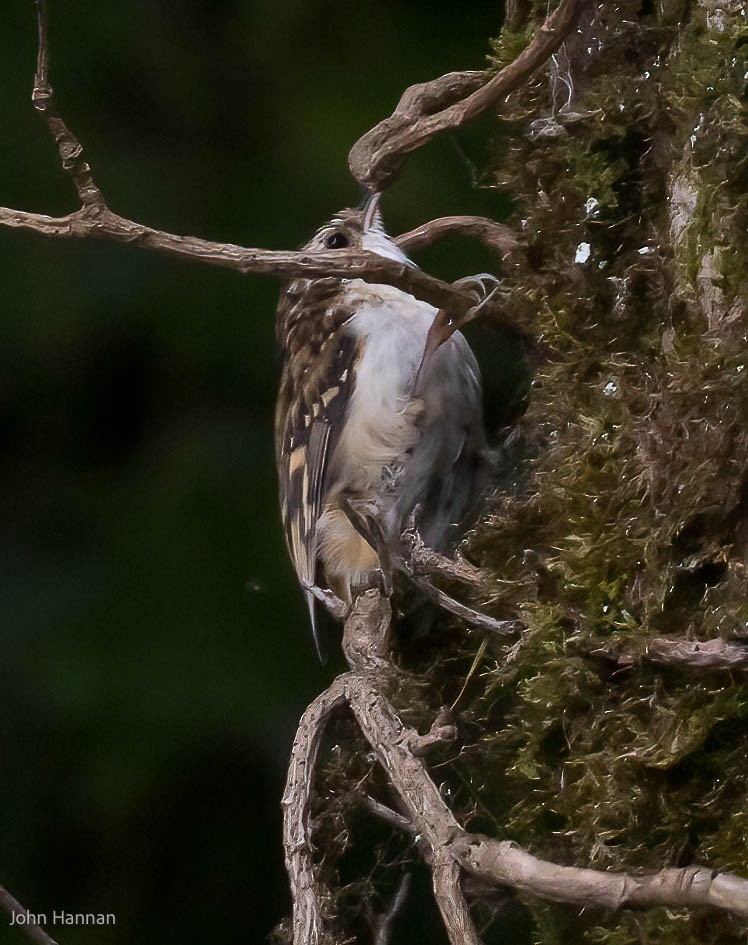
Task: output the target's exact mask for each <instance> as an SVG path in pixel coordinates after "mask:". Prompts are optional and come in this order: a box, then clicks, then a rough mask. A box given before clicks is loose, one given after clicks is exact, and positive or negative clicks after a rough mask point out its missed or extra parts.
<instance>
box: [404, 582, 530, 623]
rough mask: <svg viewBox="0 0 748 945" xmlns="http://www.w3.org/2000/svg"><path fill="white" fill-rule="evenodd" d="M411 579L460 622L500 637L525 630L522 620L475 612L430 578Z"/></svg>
mask: <svg viewBox="0 0 748 945" xmlns="http://www.w3.org/2000/svg"><path fill="white" fill-rule="evenodd" d="M410 579H411V581H412V582H413V584H415V586H416V587H417V588H418V589H419V590H420V591H423V593H424V594H425V595H426V596H427V597H430V598H431V600H433V601H435V602H436V603H437V604H438V605H439V606H440V607H441V608H442V610H446V612H447V613H448V614H454V616H455V617H459V618H460V620H464V621H465V623H467V624H470V626H471V627H476V628H477V629H478V630H487V631H488V632H489V633H497V634H499V636H512V635H513V634H515V633H520V632H521V631H522V630H524V628H525V625H524V624H523V623H522V621H521V620H497V619H496V618H495V617H489V616H488V615H487V614H482V613H481V612H480V611H479V610H473V608H472V607H468V606H467V605H465V604H461V603H460V602H459V601H457V600H455V599H454V597H450V596H449V594H446V593H445V592H444V591H442V590H440V589H439V588H438V587H434V585H433V584H432V583H431V582H430V581H429V580H428V578H425V577H421V576H420V575H418V574H412V575H410Z"/></svg>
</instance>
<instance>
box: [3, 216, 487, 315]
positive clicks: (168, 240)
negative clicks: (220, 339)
mask: <svg viewBox="0 0 748 945" xmlns="http://www.w3.org/2000/svg"><path fill="white" fill-rule="evenodd" d="M0 226H6V227H11V228H15V229H21V230H29V231H32V232H34V233H39V234H41V235H42V236H48V237H52V238H58V239H105V240H112V241H114V242H117V243H127V244H128V245H132V246H137V247H139V248H142V249H151V250H156V251H158V252H161V253H166V254H167V255H169V256H177V257H179V258H181V259H190V260H194V261H197V262H201V263H207V264H208V265H211V266H219V267H221V268H223V269H233V270H234V271H235V272H239V273H242V274H243V275H245V274H247V273H257V274H262V275H273V276H286V277H288V276H300V277H302V278H325V277H336V276H339V277H341V278H345V279H363V280H364V281H366V282H379V283H385V284H388V285H394V286H396V287H397V288H398V289H402V290H403V291H404V292H409V293H411V295H414V296H415V297H416V298H419V299H422V300H423V301H424V302H430V303H431V304H432V305H434V306H435V307H437V308H446V309H448V310H449V311H450V312H452V313H454V314H455V316H459V315H462V314H464V313H465V312H467V311H468V310H469V309H470V308H472V307H473V306H474V305H475V298H474V296H473V295H472V294H471V293H470V292H467V291H465V290H463V289H460V288H459V287H457V288H455V287H453V286H451V285H450V284H449V283H447V282H442V281H441V280H440V279H435V278H434V277H433V276H429V275H428V274H427V273H425V272H422V271H421V270H420V269H415V268H414V267H412V266H408V265H405V264H404V263H399V262H397V261H395V260H391V259H386V258H385V257H384V256H379V255H377V254H376V253H357V252H344V251H340V250H337V251H334V252H326V253H309V252H294V251H287V250H271V249H250V248H245V247H242V246H236V245H234V244H232V243H215V242H212V241H210V240H203V239H200V238H199V237H196V236H177V235H175V234H173V233H165V232H163V231H161V230H154V229H153V228H152V227H149V226H143V225H142V224H140V223H136V222H135V221H134V220H128V219H127V218H125V217H121V216H119V215H118V214H116V213H113V212H112V211H111V210H109V209H108V208H107V207H106V206H104V205H99V204H91V205H89V206H87V207H82V208H81V209H80V210H76V211H75V212H74V213H70V214H68V215H66V216H64V217H49V216H46V215H45V214H41V213H27V212H25V211H22V210H12V209H10V208H7V207H0Z"/></svg>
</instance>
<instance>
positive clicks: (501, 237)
mask: <svg viewBox="0 0 748 945" xmlns="http://www.w3.org/2000/svg"><path fill="white" fill-rule="evenodd" d="M452 234H454V235H456V236H467V237H471V238H473V239H477V240H479V241H480V242H481V243H483V244H484V245H485V246H487V247H488V248H489V249H490V250H492V251H493V252H495V253H497V254H498V255H499V256H500V257H501V259H502V260H503V261H507V260H508V259H509V258H510V257H511V256H512V254H513V253H515V252H516V251H517V249H518V248H519V246H520V241H519V237H518V236H517V234H516V233H515V232H514V230H512V229H511V228H510V227H508V226H504V225H503V224H502V223H497V222H496V221H495V220H490V219H489V218H488V217H476V216H454V217H439V218H438V219H436V220H430V221H429V222H428V223H422V224H421V226H417V227H416V228H415V229H413V230H408V232H407V233H402V234H401V235H400V236H397V237H395V242H396V243H397V245H398V246H399V247H400V248H401V249H402V250H403V251H404V252H406V253H412V252H416V251H417V250H419V249H423V248H424V247H425V246H431V244H432V243H435V242H436V241H437V240H439V239H441V238H442V237H444V236H450V235H452Z"/></svg>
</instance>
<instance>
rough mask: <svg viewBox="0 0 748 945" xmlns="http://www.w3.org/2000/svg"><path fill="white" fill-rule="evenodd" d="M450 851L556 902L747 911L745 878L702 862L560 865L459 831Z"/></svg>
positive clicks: (480, 872)
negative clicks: (631, 867)
mask: <svg viewBox="0 0 748 945" xmlns="http://www.w3.org/2000/svg"><path fill="white" fill-rule="evenodd" d="M452 854H453V856H455V857H456V858H457V860H458V862H460V863H461V864H462V866H464V867H465V869H467V870H469V871H470V872H472V873H474V874H475V875H476V876H478V877H480V878H481V879H482V880H486V879H492V880H493V881H494V882H495V883H498V884H499V885H502V886H509V887H511V888H512V889H516V890H518V891H520V892H525V893H530V894H532V895H534V896H539V897H540V898H542V899H551V900H553V901H554V902H575V903H579V904H581V905H584V906H597V907H602V908H606V909H622V908H624V907H626V906H636V907H643V908H652V907H653V906H672V907H679V906H686V907H688V908H695V907H697V906H714V907H715V908H718V909H724V910H726V911H728V912H732V913H734V914H735V915H741V916H748V880H745V879H742V878H741V877H739V876H735V875H734V874H732V873H715V871H714V870H710V869H705V868H704V867H700V866H689V867H686V868H684V869H664V870H660V871H659V872H649V873H645V872H641V873H613V872H605V871H603V870H591V869H582V868H579V867H574V866H559V865H558V864H556V863H549V862H547V861H546V860H540V859H538V857H536V856H533V855H532V854H531V853H528V852H527V851H526V850H522V849H520V848H519V847H518V846H516V845H515V844H513V843H511V842H510V841H506V840H502V841H499V840H492V839H490V838H488V837H480V836H477V835H473V836H470V835H467V834H463V836H462V837H460V838H458V839H457V840H456V841H455V843H454V844H453V845H452Z"/></svg>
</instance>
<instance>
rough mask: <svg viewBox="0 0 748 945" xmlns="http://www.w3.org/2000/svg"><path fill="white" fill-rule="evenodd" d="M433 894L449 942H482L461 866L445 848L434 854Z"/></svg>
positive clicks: (468, 944) (460, 944)
mask: <svg viewBox="0 0 748 945" xmlns="http://www.w3.org/2000/svg"><path fill="white" fill-rule="evenodd" d="M431 870H432V881H433V885H434V898H435V899H436V903H437V905H438V906H439V911H440V912H441V914H442V919H443V920H444V927H445V929H446V930H447V935H448V937H449V941H450V942H451V943H452V945H481V940H480V938H479V937H478V933H477V932H476V930H475V926H474V925H473V920H472V918H471V916H470V909H469V908H468V904H467V902H466V901H465V895H464V893H463V891H462V886H461V873H462V871H461V869H460V867H459V865H458V864H457V863H456V862H455V861H454V859H453V858H452V856H451V855H450V853H449V852H447V851H446V850H438V851H436V852H435V854H434V862H433V864H432V867H431Z"/></svg>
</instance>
